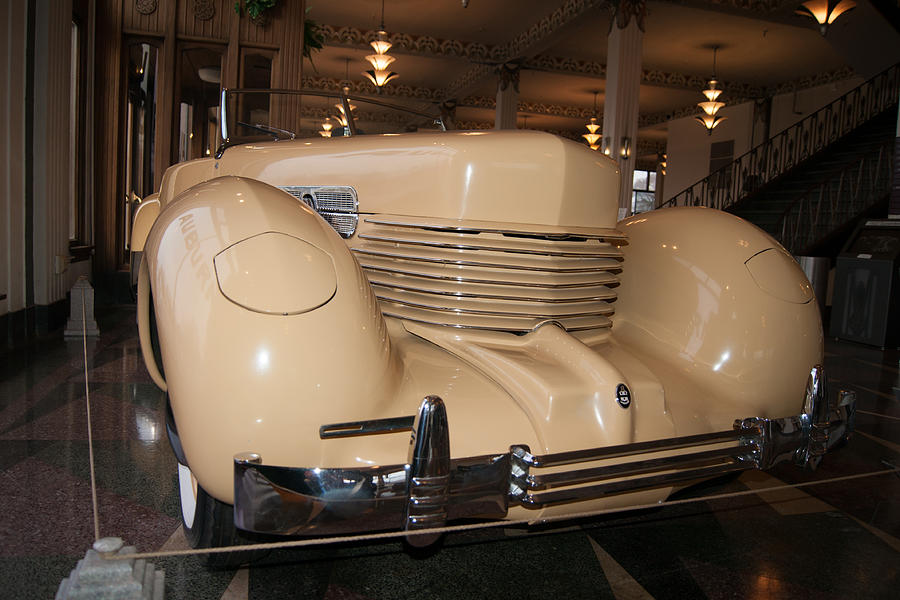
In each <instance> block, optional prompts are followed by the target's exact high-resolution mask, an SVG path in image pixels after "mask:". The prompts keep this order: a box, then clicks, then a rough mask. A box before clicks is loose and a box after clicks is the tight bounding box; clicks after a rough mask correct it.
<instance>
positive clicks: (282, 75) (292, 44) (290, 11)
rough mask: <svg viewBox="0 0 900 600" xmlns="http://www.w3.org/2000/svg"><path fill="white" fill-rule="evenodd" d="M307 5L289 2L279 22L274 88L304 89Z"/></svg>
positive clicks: (301, 1) (295, 0)
mask: <svg viewBox="0 0 900 600" xmlns="http://www.w3.org/2000/svg"><path fill="white" fill-rule="evenodd" d="M305 4H306V2H304V1H303V0H293V1H291V0H288V1H287V2H285V4H284V6H283V9H282V11H281V18H280V19H279V20H278V26H279V32H278V33H279V35H280V43H279V44H278V45H279V48H280V50H279V52H278V63H279V64H278V68H277V69H275V70H274V73H273V81H272V85H273V87H280V88H285V89H291V90H299V89H301V87H302V85H301V79H302V70H303V21H304V18H305V12H306V11H305V7H304V5H305ZM298 131H299V129H298Z"/></svg>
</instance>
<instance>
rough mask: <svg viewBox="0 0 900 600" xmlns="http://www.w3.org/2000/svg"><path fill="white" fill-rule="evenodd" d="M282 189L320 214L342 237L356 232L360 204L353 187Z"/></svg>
mask: <svg viewBox="0 0 900 600" xmlns="http://www.w3.org/2000/svg"><path fill="white" fill-rule="evenodd" d="M281 189H282V190H284V191H285V192H287V193H288V194H290V195H291V196H293V197H295V198H297V199H298V200H300V201H301V202H303V203H305V204H306V205H307V206H309V207H310V208H311V209H313V210H314V211H316V212H317V213H319V214H320V215H321V216H322V218H323V219H325V220H326V221H327V222H328V224H329V225H331V226H332V227H333V228H334V230H335V231H337V232H338V233H339V234H341V237H344V238H349V237H350V236H352V235H353V233H354V232H355V231H356V226H357V224H358V223H359V212H358V206H359V202H358V199H357V196H356V190H354V189H353V188H352V187H346V186H309V185H285V186H281Z"/></svg>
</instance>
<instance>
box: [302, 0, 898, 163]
mask: <svg viewBox="0 0 900 600" xmlns="http://www.w3.org/2000/svg"><path fill="white" fill-rule="evenodd" d="M625 1H626V3H628V2H629V1H630V0H625ZM799 3H800V0H791V1H787V2H785V1H783V0H713V1H707V2H694V1H690V0H683V1H648V2H646V15H645V17H644V19H643V25H644V27H643V30H644V34H643V42H642V44H643V51H642V68H643V76H642V83H641V87H640V96H639V103H640V107H639V110H640V122H641V130H640V133H639V144H640V143H643V144H644V146H645V147H646V146H648V145H656V146H659V145H661V144H662V145H664V143H665V136H666V128H665V122H666V121H667V120H669V119H671V118H672V117H675V116H684V115H687V114H691V113H692V112H693V111H696V112H699V109H696V103H697V102H699V101H700V100H702V99H703V98H702V96H701V94H700V90H701V89H702V88H703V87H704V84H705V80H706V79H707V78H708V77H709V76H710V75H711V73H712V67H713V64H712V62H713V50H712V48H713V47H716V46H717V47H718V51H717V59H716V61H717V65H716V66H717V69H716V71H717V75H718V78H719V80H720V81H721V82H722V86H723V87H724V89H725V92H724V94H723V96H722V99H723V100H724V101H725V102H731V103H734V102H738V101H743V100H749V99H752V98H755V97H763V96H767V95H772V94H773V93H776V92H781V91H791V90H795V89H801V88H803V87H809V86H811V85H816V84H822V83H828V82H833V81H837V80H842V79H847V78H850V77H852V76H855V75H858V74H859V73H858V71H859V67H858V66H857V69H854V68H853V65H851V64H849V63H851V62H854V61H853V59H848V58H846V56H847V54H848V53H847V52H844V51H842V50H841V48H840V44H836V43H835V41H834V40H841V39H845V40H846V39H847V38H849V40H850V42H851V43H852V45H853V46H854V47H855V50H856V52H857V54H861V55H862V56H863V57H864V60H867V58H865V57H867V55H866V53H865V52H861V51H860V49H859V46H860V45H863V46H864V45H865V44H866V41H865V40H860V39H859V38H854V36H856V35H858V28H859V27H860V23H859V22H860V21H861V20H863V19H869V21H871V19H872V17H871V14H874V15H875V17H874V18H875V19H880V20H881V21H884V19H883V18H882V17H881V16H880V15H879V14H878V13H875V12H874V9H873V8H872V7H871V5H869V4H868V2H867V0H860V6H859V7H857V9H855V10H853V11H851V12H849V13H847V14H846V15H844V16H842V17H841V18H840V19H839V20H838V21H836V22H835V23H834V24H833V25H832V26H831V28H830V29H829V31H828V34H827V36H823V35H821V34H820V33H819V30H818V26H817V25H816V24H815V23H814V22H813V21H812V19H810V18H808V17H803V16H800V15H797V14H795V13H794V10H795V9H796V8H797V6H799ZM306 4H307V7H308V15H307V16H308V18H309V19H312V20H314V21H315V22H316V23H317V24H319V25H320V26H321V31H322V32H323V34H324V37H325V47H324V48H323V49H322V50H321V51H319V52H316V53H315V54H314V56H313V64H310V63H309V62H308V61H307V62H306V64H305V65H304V87H305V88H310V89H319V90H336V89H340V86H341V85H343V83H344V81H345V79H348V80H349V82H350V85H351V89H352V93H357V94H358V93H363V94H375V93H376V91H375V87H374V86H373V85H371V84H370V83H368V82H367V81H366V80H365V79H364V77H363V76H362V74H361V73H362V71H364V70H366V69H368V68H370V67H369V65H368V63H367V62H365V56H366V55H367V54H371V53H372V51H371V48H370V47H369V46H368V44H367V42H368V41H369V40H371V39H373V37H374V33H375V31H377V30H378V29H379V26H380V22H381V6H382V4H381V2H380V1H379V0H342V1H340V2H335V1H334V0H307V2H306ZM464 4H467V5H468V6H465V7H464V6H463V5H464ZM613 4H614V3H613V2H611V1H609V0H469V1H468V2H463V1H462V0H386V1H385V3H384V27H385V30H386V31H387V32H388V39H389V40H390V41H392V42H393V43H394V47H393V48H391V50H390V54H391V55H393V56H394V57H395V58H396V62H394V64H393V65H392V66H391V68H392V69H393V70H394V71H396V72H397V73H399V77H398V78H397V79H395V80H393V81H392V82H390V83H388V84H387V85H386V86H385V88H384V89H383V90H382V91H381V92H380V96H381V97H382V99H383V100H385V101H389V102H395V103H400V104H406V105H410V106H413V107H415V108H417V109H419V110H424V111H426V112H427V111H432V112H435V113H437V112H438V108H437V107H438V105H439V104H440V103H441V102H442V101H444V100H449V99H455V100H456V102H457V108H456V115H455V116H456V121H457V123H459V124H460V125H461V126H463V127H465V128H487V127H492V126H493V122H494V116H495V108H494V103H495V97H496V92H497V76H496V75H495V72H494V70H495V68H496V66H497V64H499V63H504V62H508V61H512V62H515V63H518V64H521V70H520V81H519V92H520V93H519V112H518V126H519V127H527V128H529V129H543V130H548V131H553V132H556V133H559V134H561V135H565V136H567V137H572V138H575V139H580V135H581V133H584V132H585V130H584V124H585V122H587V120H588V118H589V117H590V116H591V115H592V114H593V113H594V101H595V92H596V93H597V96H596V98H597V103H598V113H599V115H600V116H602V113H603V102H604V91H605V83H606V82H605V64H606V55H607V33H608V32H609V30H610V23H611V20H612V18H613ZM885 23H887V22H886V21H885ZM866 27H867V29H865V31H866V32H870V31H872V28H871V23H867V24H866ZM854 28H857V29H854ZM842 30H843V31H842ZM887 31H888V33H887V34H886V35H888V42H887V43H889V44H890V43H891V38H890V35H894V36H896V30H895V29H893V28H891V27H890V25H887ZM854 32H857V33H854ZM863 37H866V36H865V35H864V36H863ZM844 46H847V43H846V41H845V43H844ZM897 47H900V43H898V44H897ZM896 51H897V50H896V48H895V49H893V50H891V52H893V53H896ZM873 52H877V47H876V48H874V49H873ZM892 60H896V58H894V59H892ZM855 64H857V65H858V64H859V59H856V63H855ZM889 64H893V63H892V62H891V63H889Z"/></svg>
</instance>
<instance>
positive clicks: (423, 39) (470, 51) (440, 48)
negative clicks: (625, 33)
mask: <svg viewBox="0 0 900 600" xmlns="http://www.w3.org/2000/svg"><path fill="white" fill-rule="evenodd" d="M320 28H321V31H322V33H323V35H324V37H325V44H326V45H329V46H344V47H348V48H358V49H368V45H369V42H370V41H372V40H374V39H375V36H376V34H377V31H375V30H365V29H356V28H354V27H335V26H332V25H321V26H320ZM388 41H389V42H391V44H392V48H393V49H394V50H395V51H397V49H398V48H399V49H400V50H399V51H400V52H408V53H410V54H419V55H424V56H434V57H440V58H457V59H461V60H468V61H472V62H476V63H477V62H478V61H489V62H490V63H491V64H489V65H478V66H481V67H484V69H478V70H477V72H474V69H473V70H472V71H473V72H471V75H470V73H467V75H470V79H471V81H473V82H477V81H478V78H479V77H487V76H490V75H493V72H492V71H493V69H494V68H495V67H494V64H493V63H501V61H502V59H503V47H502V46H486V45H484V44H480V43H477V42H462V41H459V40H447V39H438V38H433V37H430V36H424V35H423V36H413V35H410V34H406V33H394V34H389V35H388ZM520 68H521V69H531V70H536V71H543V72H549V73H560V74H570V75H581V76H585V77H595V78H598V79H605V78H606V65H604V64H603V63H599V62H597V61H592V60H581V59H576V58H569V57H565V56H549V55H547V54H538V55H536V56H533V57H531V58H529V59H527V60H523V61H522V62H521V67H520ZM641 83H642V84H644V85H653V86H659V87H671V88H681V89H694V88H696V89H702V88H703V87H704V86H705V85H706V78H705V77H703V76H700V75H686V74H684V73H670V72H666V71H660V70H657V69H643V70H642V72H641ZM724 83H725V84H726V85H728V86H729V87H731V88H732V89H735V88H740V89H741V90H743V91H742V92H741V95H744V96H751V97H754V96H757V95H758V94H759V93H760V92H759V91H760V90H761V88H758V87H757V86H753V85H751V84H745V83H737V82H724Z"/></svg>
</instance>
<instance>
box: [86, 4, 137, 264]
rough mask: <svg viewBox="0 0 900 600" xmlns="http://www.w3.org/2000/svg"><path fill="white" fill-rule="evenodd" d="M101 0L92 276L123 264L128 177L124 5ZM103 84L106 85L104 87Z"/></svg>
mask: <svg viewBox="0 0 900 600" xmlns="http://www.w3.org/2000/svg"><path fill="white" fill-rule="evenodd" d="M123 2H129V3H131V0H97V13H96V16H97V35H96V38H95V39H96V42H97V47H96V65H95V69H96V77H95V80H96V81H97V82H98V84H99V85H97V86H96V95H95V96H94V101H95V107H94V113H95V114H97V115H103V118H102V119H97V120H96V121H95V130H94V156H95V157H96V161H95V163H94V164H95V170H94V194H95V196H94V210H95V213H94V215H95V216H94V227H95V229H94V242H95V245H96V249H95V255H94V259H95V260H94V273H95V274H97V275H99V274H108V273H111V272H113V271H115V270H116V269H117V268H118V266H119V264H118V259H117V251H116V248H117V246H116V244H117V240H118V239H120V234H119V233H118V229H119V228H118V227H117V223H118V220H117V214H118V211H117V208H118V206H119V204H120V202H119V200H120V198H119V193H120V182H121V181H122V177H123V173H124V164H123V162H124V161H123V160H122V140H121V135H120V129H121V121H122V110H123V108H124V104H125V96H124V91H123V85H122V3H123ZM101 82H102V84H101Z"/></svg>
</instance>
